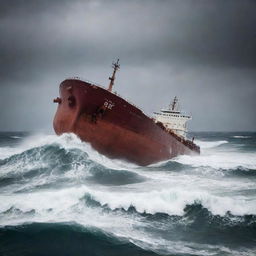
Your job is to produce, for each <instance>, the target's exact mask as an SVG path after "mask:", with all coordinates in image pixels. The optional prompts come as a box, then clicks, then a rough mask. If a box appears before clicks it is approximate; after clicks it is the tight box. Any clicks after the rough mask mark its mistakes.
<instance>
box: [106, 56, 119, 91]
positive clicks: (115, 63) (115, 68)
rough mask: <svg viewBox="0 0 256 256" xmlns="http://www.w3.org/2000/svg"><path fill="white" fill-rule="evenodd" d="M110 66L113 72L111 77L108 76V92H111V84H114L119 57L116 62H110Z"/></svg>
mask: <svg viewBox="0 0 256 256" xmlns="http://www.w3.org/2000/svg"><path fill="white" fill-rule="evenodd" d="M112 68H113V69H114V70H113V74H112V76H111V77H109V80H110V83H109V86H108V91H109V92H112V88H113V85H114V81H115V78H116V77H115V75H116V71H117V70H118V69H120V64H119V59H117V62H113V63H112Z"/></svg>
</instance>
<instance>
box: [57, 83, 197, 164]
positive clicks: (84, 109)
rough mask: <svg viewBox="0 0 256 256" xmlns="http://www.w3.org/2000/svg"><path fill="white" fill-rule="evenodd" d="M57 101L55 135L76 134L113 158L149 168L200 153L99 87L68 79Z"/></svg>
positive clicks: (137, 110)
mask: <svg viewBox="0 0 256 256" xmlns="http://www.w3.org/2000/svg"><path fill="white" fill-rule="evenodd" d="M56 101H57V102H58V103H59V104H58V109H57V112H56V114H55V117H54V121H53V127H54V130H55V132H56V133H57V134H62V133H66V132H72V133H75V134H76V135H77V136H78V137H80V138H81V140H83V141H86V142H89V143H90V144H91V145H92V147H93V148H94V149H96V150H97V151H98V152H100V153H101V154H104V155H106V156H108V157H110V158H118V159H125V160H128V161H130V162H133V163H136V164H139V165H149V164H152V163H156V162H159V161H163V160H167V159H170V158H172V157H175V156H177V155H179V154H195V153H198V149H196V148H193V146H192V145H190V146H188V145H185V144H184V143H183V142H182V141H179V140H178V139H177V138H176V137H175V136H173V135H171V134H169V133H168V132H166V131H165V130H163V129H162V128H161V127H159V126H158V125H156V124H155V122H154V121H153V120H152V119H150V118H149V117H148V116H146V115H145V114H144V113H143V112H142V111H141V110H139V109H138V108H136V107H135V106H133V105H131V104H130V103H128V102H127V101H125V100H124V99H122V98H120V97H119V96H117V95H115V94H113V93H111V92H109V91H107V90H105V89H103V88H101V87H99V86H95V85H92V84H89V83H87V82H84V81H81V80H77V79H68V80H65V81H63V82H62V83H61V85H60V98H59V99H57V100H56ZM193 145H194V144H193Z"/></svg>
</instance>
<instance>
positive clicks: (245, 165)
mask: <svg viewBox="0 0 256 256" xmlns="http://www.w3.org/2000/svg"><path fill="white" fill-rule="evenodd" d="M173 161H176V162H178V163H180V164H184V165H190V166H192V167H211V168H214V169H226V170H228V169H232V170H235V169H238V168H239V169H244V170H250V169H251V170H254V169H256V153H255V152H234V151H231V152H228V151H225V152H212V153H210V154H207V153H204V152H202V154H201V155H198V156H189V155H182V156H179V157H177V158H175V159H174V160H173Z"/></svg>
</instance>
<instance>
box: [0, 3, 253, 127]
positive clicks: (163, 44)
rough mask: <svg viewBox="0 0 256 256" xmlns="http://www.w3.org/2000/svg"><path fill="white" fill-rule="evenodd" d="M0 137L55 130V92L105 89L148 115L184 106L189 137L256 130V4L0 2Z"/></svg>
mask: <svg viewBox="0 0 256 256" xmlns="http://www.w3.org/2000/svg"><path fill="white" fill-rule="evenodd" d="M0 5H1V8H0V33H1V37H0V54H1V56H0V78H1V94H0V95H1V96H0V100H1V102H0V107H1V113H0V129H1V130H35V131H38V130H47V131H51V123H52V118H53V115H54V112H55V107H56V106H55V105H53V104H52V98H53V97H55V96H57V94H58V84H59V83H60V82H61V81H62V80H63V79H65V78H66V77H69V76H81V77H85V78H87V79H89V80H93V81H95V82H98V83H101V84H103V85H106V84H107V82H108V81H107V78H108V76H109V74H110V72H111V68H110V64H111V62H112V60H114V59H115V58H116V57H119V58H120V59H121V70H120V72H119V73H118V75H117V81H116V84H115V89H116V90H117V91H118V92H119V93H120V94H121V95H123V96H125V97H127V98H129V99H130V100H131V101H133V102H135V104H136V105H138V106H140V107H141V108H143V109H144V110H145V111H146V112H147V113H149V114H150V113H152V112H153V111H154V110H158V109H159V108H160V107H163V106H165V105H168V104H169V101H170V100H171V98H172V97H174V96H175V95H177V96H178V97H179V98H180V99H181V103H182V105H183V108H184V109H185V110H187V111H188V112H192V114H193V117H194V120H193V121H192V122H191V125H190V127H191V129H193V130H199V131H200V130H255V127H256V115H255V111H254V110H255V106H256V103H255V102H256V101H255V97H256V85H255V84H256V72H255V71H256V32H255V24H256V2H255V1H248V0H245V1H236V0H233V1H229V0H227V1H220V0H217V1H210V0H194V1H193V0H187V1H161V0H160V1H157V0H155V1H154V0H150V1H145V0H144V1H143V0H141V1H135V0H132V1H114V0H113V1H110V0H109V1H108V0H107V1H78V0H75V1H63V0H62V1H60V0H57V1H32V0H27V1H22V0H14V1H11V2H10V1H0Z"/></svg>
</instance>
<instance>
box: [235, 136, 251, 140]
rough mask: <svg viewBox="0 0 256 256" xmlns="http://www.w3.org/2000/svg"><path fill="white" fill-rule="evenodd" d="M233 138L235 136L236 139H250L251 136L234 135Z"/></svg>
mask: <svg viewBox="0 0 256 256" xmlns="http://www.w3.org/2000/svg"><path fill="white" fill-rule="evenodd" d="M232 138H235V139H249V138H251V136H232Z"/></svg>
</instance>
